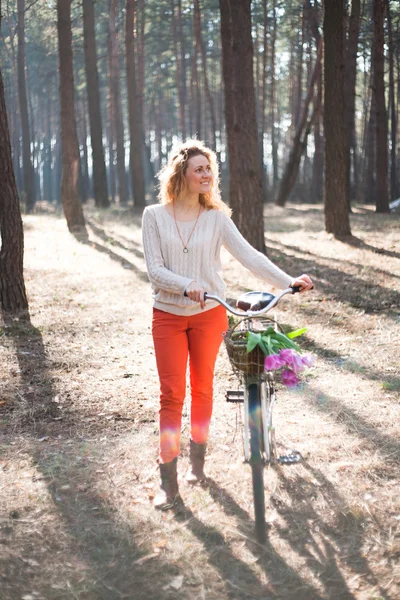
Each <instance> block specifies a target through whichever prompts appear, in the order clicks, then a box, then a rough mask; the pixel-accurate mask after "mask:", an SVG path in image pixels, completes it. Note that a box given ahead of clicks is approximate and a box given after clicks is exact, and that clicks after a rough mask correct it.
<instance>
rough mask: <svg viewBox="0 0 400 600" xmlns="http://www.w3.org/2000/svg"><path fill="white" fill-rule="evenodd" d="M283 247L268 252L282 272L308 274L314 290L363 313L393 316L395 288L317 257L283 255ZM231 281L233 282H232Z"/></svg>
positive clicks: (399, 301)
mask: <svg viewBox="0 0 400 600" xmlns="http://www.w3.org/2000/svg"><path fill="white" fill-rule="evenodd" d="M285 249H286V247H285V246H283V251H282V252H279V251H278V250H275V249H273V250H270V251H269V252H268V257H269V258H270V259H271V260H272V262H274V263H275V264H277V265H278V266H279V267H280V268H281V269H283V270H284V271H286V272H290V273H309V274H310V275H311V276H312V277H313V279H314V280H315V287H316V288H317V289H318V291H321V292H322V294H325V295H326V296H329V298H330V299H332V300H337V301H340V302H344V303H346V304H349V305H350V306H352V307H353V308H357V309H362V310H364V311H365V312H366V313H373V312H377V311H380V312H385V313H386V316H387V317H388V318H391V319H397V315H396V313H395V312H394V310H393V308H392V307H398V306H400V294H399V292H397V291H396V290H391V289H388V288H386V287H383V286H381V285H377V284H373V283H368V282H366V281H364V280H363V279H360V278H359V277H355V276H354V275H350V274H348V273H346V272H345V271H342V270H340V269H335V268H333V267H328V266H326V265H323V264H319V263H318V260H315V261H314V260H307V259H303V258H298V257H296V256H293V255H290V254H287V253H286V252H285ZM313 273H316V275H314V274H313ZM232 284H234V285H236V284H235V282H232Z"/></svg>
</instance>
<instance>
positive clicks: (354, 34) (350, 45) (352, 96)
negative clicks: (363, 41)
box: [344, 0, 360, 210]
mask: <svg viewBox="0 0 400 600" xmlns="http://www.w3.org/2000/svg"><path fill="white" fill-rule="evenodd" d="M359 31H360V0H352V2H351V13H350V20H349V35H348V41H347V50H346V55H345V56H346V60H345V72H344V77H345V79H344V86H345V127H346V139H347V148H346V200H347V206H348V208H349V210H350V208H351V202H352V200H353V199H354V192H353V187H352V184H351V181H352V179H351V164H352V162H353V173H356V172H357V168H356V167H355V162H356V160H357V147H356V127H355V112H356V75H357V48H358V35H359Z"/></svg>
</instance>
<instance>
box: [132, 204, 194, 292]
mask: <svg viewBox="0 0 400 600" xmlns="http://www.w3.org/2000/svg"><path fill="white" fill-rule="evenodd" d="M142 239H143V249H144V256H145V260H146V265H147V275H148V277H149V279H150V282H151V284H152V285H153V286H154V287H156V288H158V289H162V290H165V291H166V292H171V293H173V294H180V295H183V292H184V291H185V290H186V288H187V287H188V285H189V284H190V283H191V282H192V281H193V279H190V278H188V277H182V276H181V275H177V274H176V273H173V272H172V271H170V270H169V269H167V268H166V267H165V265H164V260H163V256H162V252H161V243H160V233H159V230H158V227H157V223H156V217H155V215H154V214H153V213H152V211H151V210H148V209H147V208H146V209H145V210H144V213H143V219H142Z"/></svg>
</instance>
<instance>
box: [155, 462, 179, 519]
mask: <svg viewBox="0 0 400 600" xmlns="http://www.w3.org/2000/svg"><path fill="white" fill-rule="evenodd" d="M177 462H178V459H177V458H174V460H172V461H171V462H169V463H162V464H160V490H159V492H158V494H157V495H156V497H155V498H154V500H153V506H154V508H157V509H159V510H168V509H169V508H172V507H173V506H174V505H175V503H176V501H177V500H178V498H179V489H178V475H177V472H176V465H177Z"/></svg>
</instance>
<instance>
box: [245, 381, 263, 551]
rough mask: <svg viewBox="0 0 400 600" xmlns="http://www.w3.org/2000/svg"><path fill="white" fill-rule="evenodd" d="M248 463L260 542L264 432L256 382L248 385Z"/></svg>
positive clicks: (261, 531) (261, 535)
mask: <svg viewBox="0 0 400 600" xmlns="http://www.w3.org/2000/svg"><path fill="white" fill-rule="evenodd" d="M248 403H249V429H250V465H251V473H252V479H253V501H254V518H255V524H256V536H257V539H258V541H259V542H260V543H264V542H265V540H266V523H265V493H264V458H263V447H264V434H263V421H262V412H261V389H260V385H259V384H257V383H252V384H251V385H249V387H248Z"/></svg>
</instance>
